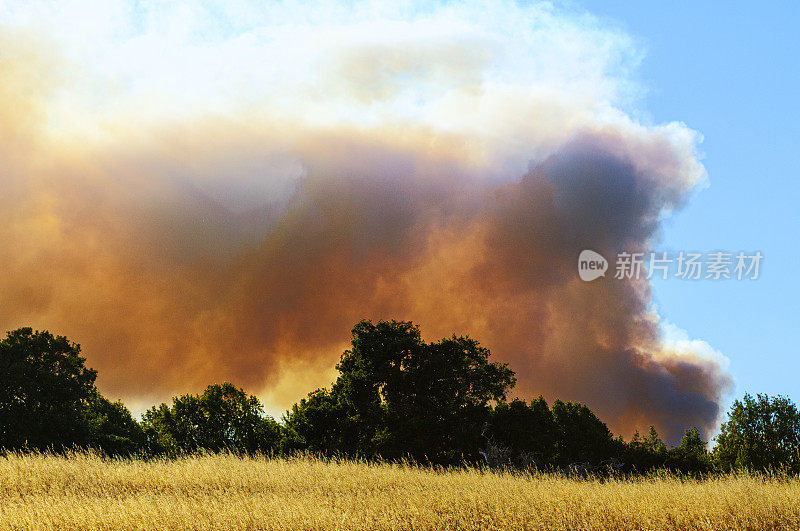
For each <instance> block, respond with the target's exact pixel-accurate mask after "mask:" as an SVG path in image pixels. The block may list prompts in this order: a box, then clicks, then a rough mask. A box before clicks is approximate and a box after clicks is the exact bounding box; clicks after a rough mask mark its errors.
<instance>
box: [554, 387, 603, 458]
mask: <svg viewBox="0 0 800 531" xmlns="http://www.w3.org/2000/svg"><path fill="white" fill-rule="evenodd" d="M552 410H553V420H554V421H555V425H556V455H555V463H556V464H557V465H558V466H560V467H565V468H566V467H569V466H570V465H571V464H573V463H586V462H588V463H589V464H591V465H597V464H599V463H600V462H602V461H604V460H606V459H609V458H611V457H613V456H614V453H615V451H614V450H615V448H614V441H613V438H612V436H611V431H609V429H608V426H606V424H605V423H604V422H602V421H601V420H600V419H598V418H597V416H596V415H595V414H594V413H593V412H592V410H590V409H589V408H588V407H586V406H585V405H584V404H581V403H578V402H562V401H561V400H558V399H556V400H555V402H553V408H552Z"/></svg>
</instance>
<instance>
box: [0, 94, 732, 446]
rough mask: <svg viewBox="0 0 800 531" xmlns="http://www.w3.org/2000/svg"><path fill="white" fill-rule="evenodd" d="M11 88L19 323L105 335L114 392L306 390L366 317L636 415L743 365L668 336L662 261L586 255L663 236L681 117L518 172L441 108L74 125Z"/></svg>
mask: <svg viewBox="0 0 800 531" xmlns="http://www.w3.org/2000/svg"><path fill="white" fill-rule="evenodd" d="M2 97H3V98H4V100H5V102H6V104H5V105H4V106H3V107H2V109H3V114H0V133H2V136H3V138H5V139H7V142H6V143H5V144H4V146H3V147H0V164H2V166H1V167H0V172H2V173H1V174H0V179H2V182H3V184H4V186H3V192H2V193H0V199H1V200H2V202H0V216H2V219H3V224H2V225H1V226H0V261H2V264H3V275H2V278H0V300H1V301H2V306H0V326H3V327H4V329H6V330H9V329H12V328H16V327H19V326H28V325H30V326H34V327H38V328H47V329H50V330H51V331H54V332H57V333H61V334H65V335H68V337H70V338H71V339H73V340H74V341H77V342H79V343H81V344H82V346H83V348H84V353H85V355H86V356H87V358H88V362H89V364H90V365H91V366H93V367H95V368H96V369H98V370H99V373H100V377H99V380H98V383H99V385H100V387H101V390H102V391H103V392H105V393H107V394H108V395H110V396H111V397H112V398H117V397H122V398H123V399H126V400H129V401H139V402H147V401H155V400H165V399H168V398H169V397H170V396H171V395H173V394H176V393H183V392H196V391H198V390H199V389H200V388H202V387H203V386H205V385H207V384H209V383H213V382H222V381H232V382H234V383H235V384H236V385H239V386H243V387H245V388H246V389H247V390H248V391H250V392H254V393H260V394H262V396H267V397H268V399H270V400H271V401H272V402H273V403H272V406H273V407H281V408H284V407H287V406H288V405H290V403H291V402H292V401H294V400H296V399H298V398H300V397H301V396H303V395H304V394H305V393H307V392H308V391H311V390H313V387H316V386H317V385H324V384H326V383H328V381H329V378H330V377H331V373H330V369H331V368H332V367H333V365H334V364H335V362H336V361H337V359H338V356H339V355H340V353H341V350H342V349H343V348H344V347H345V345H346V343H347V341H348V339H349V330H350V328H351V327H352V325H353V324H354V323H356V322H357V321H358V320H360V319H362V318H370V319H390V318H394V319H407V320H413V321H414V322H416V323H418V324H420V325H421V327H422V331H423V334H425V335H426V337H427V338H428V339H436V338H439V337H442V336H445V335H450V334H452V333H457V334H469V335H471V336H473V337H476V338H478V339H479V340H480V341H481V342H482V343H483V344H484V345H486V346H487V347H489V348H490V349H491V350H492V352H493V356H494V358H495V359H496V360H500V361H506V362H509V363H510V365H511V367H512V368H513V369H514V370H515V371H516V372H517V376H518V380H519V384H518V387H517V394H519V395H520V396H523V397H532V396H535V395H538V394H543V395H544V396H545V397H546V398H548V399H550V400H552V399H553V398H556V397H559V398H562V399H564V400H579V401H582V402H585V403H587V404H588V405H589V406H590V407H591V408H592V409H593V410H595V411H596V412H597V413H598V415H599V416H600V417H601V418H602V419H604V420H606V421H607V422H608V423H609V425H610V427H611V428H612V429H613V430H614V431H615V432H618V433H623V434H625V435H630V433H631V432H632V431H633V429H635V428H639V429H645V428H646V427H647V426H648V425H649V424H651V423H652V424H655V425H656V427H657V428H658V429H659V430H660V432H661V433H662V434H663V435H664V436H665V437H666V438H667V439H668V440H670V441H675V440H676V439H677V438H679V436H680V433H681V432H682V430H683V429H684V428H686V427H690V426H699V427H701V428H703V429H704V430H706V432H708V430H710V429H712V428H713V426H714V424H715V422H716V421H717V419H718V417H719V414H720V403H721V396H722V394H723V393H725V392H726V391H727V389H728V388H729V386H730V378H729V376H728V375H727V374H726V373H725V372H724V371H723V370H722V369H721V368H720V366H719V365H718V364H717V363H716V362H714V361H712V360H707V359H703V358H701V357H699V356H698V357H692V358H687V357H686V356H685V355H678V354H677V353H673V352H669V351H668V350H667V349H666V348H665V347H664V346H663V343H662V341H661V338H660V336H659V331H658V324H657V321H656V319H655V316H654V315H653V314H652V312H651V310H650V308H649V304H650V292H649V285H648V283H647V282H646V281H645V280H640V281H619V280H614V279H613V278H610V276H609V277H608V278H604V279H599V280H597V281H595V282H592V283H584V282H582V281H581V280H579V278H578V276H577V271H576V263H577V256H578V254H579V253H580V251H581V250H582V249H593V250H595V251H598V252H600V253H602V254H604V255H605V256H606V257H607V258H609V257H613V256H614V255H615V254H616V253H617V252H620V251H629V252H633V251H644V250H647V249H648V248H649V247H650V245H651V243H652V241H653V239H654V238H655V237H657V235H658V230H659V221H660V219H661V216H662V215H663V213H664V212H665V211H670V210H673V209H675V208H678V207H679V206H680V205H681V202H682V201H683V200H684V198H685V196H686V194H687V192H688V190H689V189H690V187H691V185H692V183H691V182H690V180H689V179H687V178H686V177H685V172H684V171H683V168H682V164H684V163H685V161H683V160H682V159H681V157H680V155H679V154H678V153H676V150H675V149H673V147H672V146H671V145H670V143H669V142H668V141H667V140H666V139H664V138H662V137H661V136H659V135H657V134H653V135H646V134H642V135H637V134H634V133H631V132H624V131H621V130H617V129H614V128H606V129H593V130H585V131H582V132H579V133H576V134H574V135H572V138H571V139H570V140H568V141H567V142H566V143H563V145H561V147H559V148H558V149H556V150H554V152H553V154H552V155H551V156H549V157H547V158H546V159H545V160H541V161H539V162H536V163H534V164H532V166H531V170H530V172H528V173H527V174H525V175H509V176H507V177H506V178H505V179H503V180H497V179H496V178H487V177H485V176H484V175H482V173H481V168H480V167H476V166H475V165H474V164H471V163H467V162H465V160H466V159H467V158H469V157H468V155H469V153H468V152H469V146H468V145H466V144H463V143H460V142H459V139H458V138H449V139H448V138H442V136H441V135H437V134H435V133H432V132H429V131H424V130H415V131H406V132H405V134H398V133H397V131H394V130H391V129H381V128H378V127H376V128H375V129H374V130H369V129H361V130H357V129H346V128H341V129H337V130H317V131H309V130H306V131H300V132H290V131H286V130H284V129H280V128H279V127H278V126H277V125H275V126H274V127H273V126H271V125H267V126H261V127H258V128H251V127H248V126H242V125H241V124H236V123H229V122H224V121H218V122H204V123H195V124H192V125H191V126H186V127H178V128H173V129H172V130H165V131H153V132H152V135H153V137H152V138H141V137H134V136H131V137H129V138H124V141H120V142H116V143H109V145H106V146H94V147H91V148H88V147H87V148H82V147H80V146H75V145H73V146H65V145H63V144H58V143H54V142H48V141H47V140H46V139H42V135H38V136H37V133H36V132H35V131H33V132H31V131H30V130H29V129H28V128H27V126H26V125H25V122H26V120H27V119H28V117H29V116H30V113H35V109H33V106H34V104H35V102H36V101H37V100H36V98H37V97H39V96H36V95H34V96H30V95H29V94H28V93H27V92H26V91H25V90H20V91H19V92H18V93H12V94H3V95H2ZM11 100H13V101H17V102H22V103H24V102H26V101H29V102H30V105H29V106H28V107H27V108H26V107H25V106H24V105H23V106H21V107H16V108H19V109H21V110H20V111H19V115H16V114H14V113H15V112H16V111H15V110H14V109H15V107H14V106H12V105H8V104H7V102H8V101H11ZM26 109H27V110H26ZM123 137H124V135H123ZM293 168H295V169H298V170H297V171H295V169H293ZM287 174H288V175H290V177H291V178H286V179H284V180H281V179H278V178H276V177H275V175H282V176H286V175H287ZM262 182H266V183H271V184H270V186H266V187H259V186H260V183H262ZM278 387H279V388H280V390H279V391H276V390H275V389H277V388H278Z"/></svg>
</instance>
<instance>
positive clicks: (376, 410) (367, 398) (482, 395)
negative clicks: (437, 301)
mask: <svg viewBox="0 0 800 531" xmlns="http://www.w3.org/2000/svg"><path fill="white" fill-rule="evenodd" d="M489 356H490V353H489V351H488V350H487V349H486V348H484V347H482V346H480V344H479V343H478V342H477V341H475V340H473V339H470V338H468V337H455V336H454V337H452V338H447V339H442V340H441V341H437V342H433V343H425V342H424V341H422V339H421V335H420V331H419V328H418V327H417V326H415V325H413V324H412V323H410V322H404V321H380V322H378V323H372V322H371V321H361V322H360V323H358V324H357V325H356V326H355V327H354V328H353V333H352V346H351V348H350V349H349V350H346V351H345V352H344V353H343V354H342V358H341V361H340V362H339V364H338V365H337V369H338V371H339V377H338V378H337V380H336V382H335V383H334V385H333V388H332V389H331V391H330V393H327V392H325V391H320V392H318V393H317V394H312V395H310V396H309V398H308V399H306V400H305V401H301V403H300V404H298V405H297V406H295V407H294V408H293V409H292V410H291V411H290V412H289V413H288V414H287V417H286V425H287V427H289V428H291V429H292V430H294V433H296V434H297V439H295V440H298V441H299V440H302V441H303V443H304V444H305V446H306V448H308V449H317V450H323V451H327V452H339V453H344V454H348V455H355V456H360V457H376V456H382V457H384V458H390V459H392V458H399V457H404V456H410V457H412V458H414V459H417V460H419V461H425V462H431V463H440V464H450V463H457V462H461V461H462V460H464V459H474V458H476V457H477V455H478V450H479V449H480V448H481V446H482V444H483V441H482V437H481V433H482V432H483V430H484V428H485V426H486V423H487V421H488V419H489V413H490V405H491V404H493V403H494V402H496V401H498V400H503V399H505V396H506V393H507V392H508V390H509V389H510V388H511V387H512V386H513V385H514V383H515V379H514V373H513V371H511V369H509V368H508V367H507V366H506V365H505V364H500V363H492V362H489ZM312 418H313V419H316V420H315V421H314V422H315V423H319V425H320V426H321V427H314V426H312V424H311V421H310V420H309V419H312ZM287 433H288V432H287Z"/></svg>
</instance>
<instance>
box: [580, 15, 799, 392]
mask: <svg viewBox="0 0 800 531" xmlns="http://www.w3.org/2000/svg"><path fill="white" fill-rule="evenodd" d="M577 5H579V6H581V7H583V8H585V9H586V10H588V11H589V12H590V13H592V14H594V15H596V16H599V17H601V18H603V19H606V20H607V21H608V22H609V23H610V24H613V25H616V26H618V27H620V28H621V29H623V30H624V31H626V32H628V33H629V34H631V35H633V36H634V37H635V38H637V39H639V41H640V43H641V44H642V45H643V47H644V49H645V50H646V56H645V57H644V60H643V62H642V64H641V67H640V70H639V75H640V78H641V81H642V82H643V83H644V85H645V86H646V87H647V89H648V91H647V94H646V95H645V97H644V101H643V102H642V103H641V105H640V107H641V108H642V109H644V110H645V111H646V112H647V113H649V114H650V117H651V119H652V120H653V121H654V122H665V121H670V120H680V121H683V122H685V123H686V124H687V125H688V126H689V127H691V128H693V129H696V130H698V131H700V132H701V133H702V134H703V136H704V142H703V143H702V144H701V146H700V148H701V150H702V152H703V153H704V154H705V158H704V160H703V162H704V164H705V166H706V169H707V170H708V180H709V187H708V188H706V189H703V190H700V191H699V192H697V193H695V195H694V197H692V198H691V200H690V202H689V204H688V205H687V206H686V207H685V209H684V210H683V211H681V212H679V213H677V214H676V215H675V216H673V218H672V219H670V220H668V221H667V223H666V224H665V230H664V240H663V242H662V243H661V244H660V245H656V246H655V247H656V248H657V249H658V250H675V251H678V250H697V251H711V250H717V249H724V250H730V251H734V252H735V251H739V250H744V251H755V250H760V251H761V252H762V253H763V254H764V257H765V258H764V262H763V264H762V265H763V268H762V271H761V278H759V279H758V280H756V281H751V282H745V281H723V282H712V281H681V280H676V279H669V280H666V281H660V280H659V281H656V282H655V301H656V304H657V305H658V309H659V313H660V314H661V315H662V317H665V318H666V319H668V320H669V321H671V322H673V323H675V324H677V325H678V326H680V327H681V328H683V329H685V330H686V331H688V333H689V336H690V337H694V338H702V339H704V340H706V341H707V342H709V343H710V344H711V345H712V346H713V347H714V348H715V349H717V350H720V351H721V352H722V353H723V354H725V355H726V356H727V357H728V358H730V370H731V372H732V373H733V375H734V377H735V379H736V391H735V396H737V397H738V396H741V395H742V394H744V393H745V392H749V393H757V392H762V393H769V394H786V395H789V396H790V397H791V398H792V399H793V400H794V401H795V402H798V401H800V378H798V375H799V374H800V347H798V338H797V331H798V326H797V321H798V315H800V281H799V280H798V275H800V239H798V237H797V235H798V231H800V214H798V200H800V183H799V182H798V162H797V160H798V159H797V155H796V154H797V151H798V147H797V145H796V144H797V141H798V140H800V135H798V119H800V105H799V104H798V94H800V68H799V67H798V65H799V64H800V63H799V62H798V59H797V52H798V50H800V37H798V32H797V26H798V22H800V17H799V16H798V15H799V14H800V4H798V3H796V2H769V3H755V2H724V3H723V2H683V1H682V2H620V1H616V2H615V1H611V2H609V1H583V2H579V3H578V4H577Z"/></svg>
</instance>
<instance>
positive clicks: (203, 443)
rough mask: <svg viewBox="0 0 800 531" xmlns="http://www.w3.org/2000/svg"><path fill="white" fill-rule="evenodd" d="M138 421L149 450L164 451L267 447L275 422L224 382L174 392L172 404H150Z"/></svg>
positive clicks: (272, 443)
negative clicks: (195, 390)
mask: <svg viewBox="0 0 800 531" xmlns="http://www.w3.org/2000/svg"><path fill="white" fill-rule="evenodd" d="M142 424H143V428H144V433H145V436H146V438H147V444H148V448H149V449H150V451H152V452H156V453H158V452H165V453H168V454H183V453H191V452H196V451H198V450H206V451H211V452H219V451H221V450H229V451H232V452H238V453H254V452H270V451H271V450H273V449H274V447H275V444H276V443H277V441H278V438H279V435H280V426H279V425H278V423H277V422H275V420H274V419H272V418H271V417H269V416H265V415H264V411H263V407H262V406H261V403H260V402H259V401H258V399H257V398H256V397H254V396H248V395H247V393H245V392H244V391H243V390H242V389H237V388H236V387H234V386H233V384H230V383H224V384H222V385H210V386H208V387H207V388H206V390H205V391H204V392H203V394H201V395H191V394H187V395H183V396H179V397H176V398H174V399H173V403H172V407H170V406H167V405H166V404H161V405H159V406H154V407H152V408H151V409H149V410H148V411H147V412H145V414H144V415H143V417H142Z"/></svg>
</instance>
